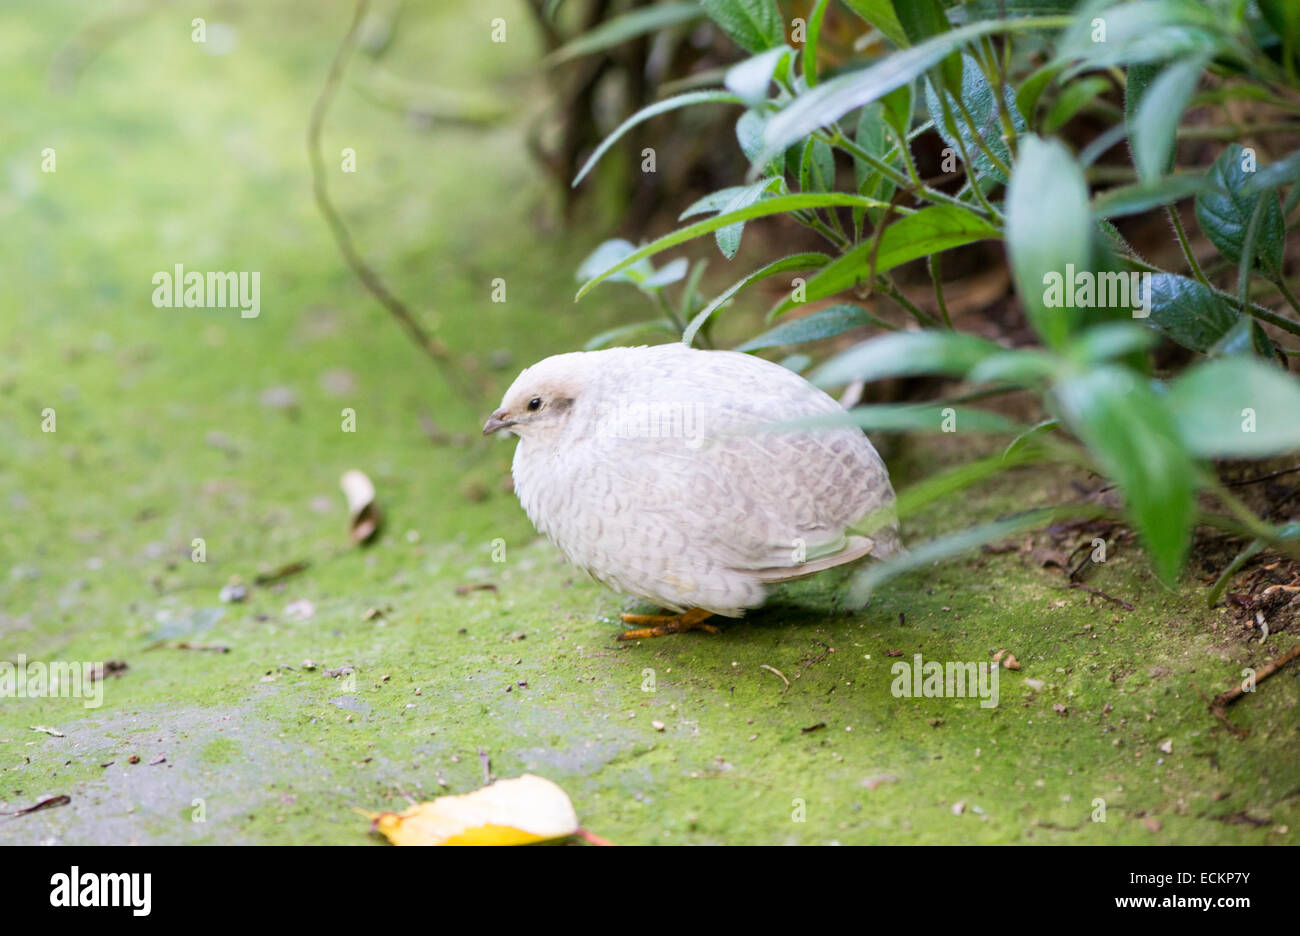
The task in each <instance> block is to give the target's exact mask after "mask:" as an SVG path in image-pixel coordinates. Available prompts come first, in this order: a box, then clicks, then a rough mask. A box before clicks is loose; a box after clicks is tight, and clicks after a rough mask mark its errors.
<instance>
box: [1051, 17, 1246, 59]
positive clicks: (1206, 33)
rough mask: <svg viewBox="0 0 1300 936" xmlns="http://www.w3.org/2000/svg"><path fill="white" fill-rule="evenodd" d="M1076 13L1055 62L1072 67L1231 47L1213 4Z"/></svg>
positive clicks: (1207, 52) (1174, 56) (1206, 52)
mask: <svg viewBox="0 0 1300 936" xmlns="http://www.w3.org/2000/svg"><path fill="white" fill-rule="evenodd" d="M1087 12H1088V15H1084V16H1077V17H1075V18H1074V22H1073V23H1072V25H1071V26H1070V28H1068V29H1067V30H1065V32H1064V33H1063V34H1062V36H1061V37H1060V40H1059V42H1058V43H1057V48H1056V61H1058V62H1073V63H1074V65H1073V66H1072V68H1071V71H1072V72H1074V73H1077V72H1079V71H1083V70H1086V69H1097V68H1109V67H1111V66H1115V65H1129V64H1132V63H1135V62H1136V63H1141V62H1165V61H1169V60H1171V59H1178V58H1187V57H1189V56H1193V55H1208V56H1213V55H1216V54H1218V53H1220V52H1224V51H1226V50H1227V49H1229V48H1230V47H1231V46H1230V42H1229V37H1228V35H1227V33H1226V31H1225V29H1224V23H1223V19H1222V17H1223V14H1222V13H1220V12H1219V11H1218V10H1216V9H1214V7H1213V6H1212V5H1211V4H1205V3H1188V2H1185V0H1139V2H1137V3H1119V4H1116V5H1114V6H1111V7H1108V8H1105V9H1098V8H1097V6H1096V5H1094V6H1093V7H1091V8H1089V10H1088V11H1087Z"/></svg>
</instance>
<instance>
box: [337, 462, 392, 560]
mask: <svg viewBox="0 0 1300 936" xmlns="http://www.w3.org/2000/svg"><path fill="white" fill-rule="evenodd" d="M339 487H340V488H342V489H343V496H344V497H345V498H347V502H348V524H349V528H350V531H351V536H352V542H354V543H357V544H358V545H364V544H365V543H369V542H370V541H371V540H373V539H374V538H375V534H376V533H378V532H379V525H380V523H381V522H382V516H381V514H380V512H379V507H378V506H376V504H375V485H374V482H372V481H371V480H370V479H369V478H368V477H366V474H365V472H363V471H357V470H356V469H353V470H351V471H345V472H344V473H343V477H341V478H339Z"/></svg>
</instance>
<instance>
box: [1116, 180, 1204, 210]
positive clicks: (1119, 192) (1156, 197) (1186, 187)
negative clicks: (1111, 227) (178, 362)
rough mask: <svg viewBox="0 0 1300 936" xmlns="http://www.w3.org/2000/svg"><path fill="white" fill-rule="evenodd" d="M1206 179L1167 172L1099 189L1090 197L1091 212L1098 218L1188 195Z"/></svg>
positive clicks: (1143, 208) (1161, 203)
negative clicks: (1148, 178) (1099, 191)
mask: <svg viewBox="0 0 1300 936" xmlns="http://www.w3.org/2000/svg"><path fill="white" fill-rule="evenodd" d="M1208 184H1209V183H1207V182H1206V181H1205V177H1204V176H1196V175H1170V176H1163V177H1161V178H1159V179H1153V180H1151V181H1149V182H1135V183H1134V184H1132V185H1121V186H1118V187H1116V188H1113V189H1108V190H1106V191H1105V192H1102V193H1101V194H1100V195H1098V196H1097V197H1096V198H1094V199H1093V201H1092V213H1093V214H1095V215H1096V216H1097V217H1099V218H1122V217H1124V216H1125V215H1134V214H1141V213H1142V212H1144V211H1150V210H1151V209H1153V208H1160V207H1162V206H1164V205H1172V204H1173V203H1174V202H1178V201H1182V200H1183V199H1184V198H1190V197H1191V196H1193V195H1195V194H1196V193H1197V192H1199V191H1201V190H1202V189H1203V188H1205V187H1206V186H1207V185H1208Z"/></svg>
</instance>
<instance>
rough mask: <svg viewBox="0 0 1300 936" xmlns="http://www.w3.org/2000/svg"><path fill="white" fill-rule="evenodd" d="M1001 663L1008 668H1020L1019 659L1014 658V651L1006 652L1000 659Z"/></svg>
mask: <svg viewBox="0 0 1300 936" xmlns="http://www.w3.org/2000/svg"><path fill="white" fill-rule="evenodd" d="M1002 665H1003V666H1004V667H1006V668H1007V669H1010V670H1018V669H1020V661H1019V660H1017V659H1016V655H1015V654H1014V653H1008V654H1007V655H1006V657H1005V658H1004V659H1003V660H1002Z"/></svg>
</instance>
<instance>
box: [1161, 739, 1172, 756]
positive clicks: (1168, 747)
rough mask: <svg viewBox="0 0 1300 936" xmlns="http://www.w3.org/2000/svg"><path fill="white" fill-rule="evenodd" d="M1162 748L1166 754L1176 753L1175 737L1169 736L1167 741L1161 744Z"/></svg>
mask: <svg viewBox="0 0 1300 936" xmlns="http://www.w3.org/2000/svg"><path fill="white" fill-rule="evenodd" d="M1160 750H1162V751H1164V752H1165V753H1166V754H1172V753H1174V739H1173V738H1169V739H1168V740H1167V741H1165V743H1164V744H1162V745H1160Z"/></svg>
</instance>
